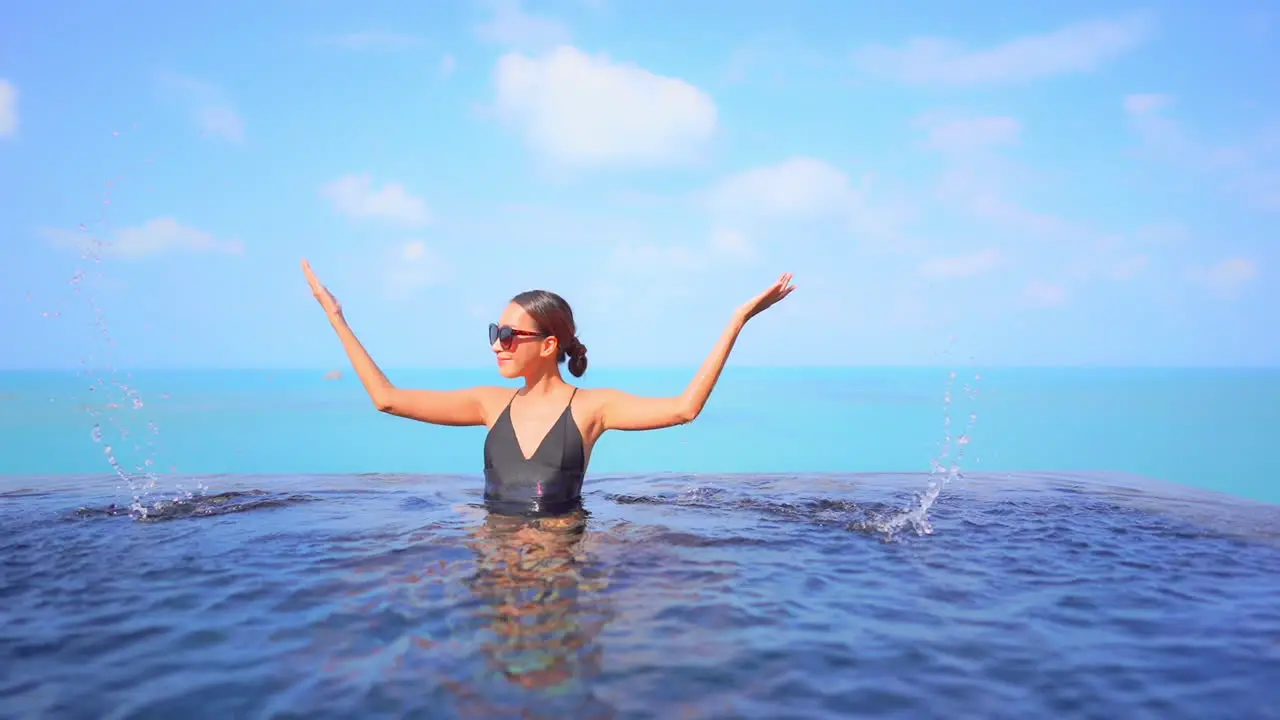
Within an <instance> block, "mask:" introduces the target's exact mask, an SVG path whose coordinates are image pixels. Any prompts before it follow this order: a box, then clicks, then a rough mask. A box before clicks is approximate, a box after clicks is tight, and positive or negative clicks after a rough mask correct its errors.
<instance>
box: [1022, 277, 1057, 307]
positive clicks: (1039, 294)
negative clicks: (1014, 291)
mask: <svg viewBox="0 0 1280 720" xmlns="http://www.w3.org/2000/svg"><path fill="white" fill-rule="evenodd" d="M1023 294H1024V295H1025V296H1026V298H1027V301H1028V302H1030V303H1031V304H1032V305H1034V306H1036V307H1059V306H1061V305H1063V304H1065V303H1066V302H1067V289H1066V288H1065V287H1063V286H1062V285H1059V284H1057V283H1050V282H1044V281H1042V280H1032V281H1031V282H1029V283H1027V286H1026V288H1024V289H1023Z"/></svg>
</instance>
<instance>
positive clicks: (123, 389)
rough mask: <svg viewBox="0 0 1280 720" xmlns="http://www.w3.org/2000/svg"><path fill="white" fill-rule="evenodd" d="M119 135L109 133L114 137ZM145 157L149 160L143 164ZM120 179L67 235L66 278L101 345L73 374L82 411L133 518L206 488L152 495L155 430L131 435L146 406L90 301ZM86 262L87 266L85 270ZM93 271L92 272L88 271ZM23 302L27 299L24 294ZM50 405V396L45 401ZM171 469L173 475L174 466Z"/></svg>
mask: <svg viewBox="0 0 1280 720" xmlns="http://www.w3.org/2000/svg"><path fill="white" fill-rule="evenodd" d="M119 135H120V133H118V132H116V133H113V137H119ZM149 162H150V159H148V163H149ZM119 180H121V178H113V179H110V180H108V181H107V182H106V187H105V189H104V191H103V195H102V199H101V203H100V209H99V213H98V218H97V220H96V221H95V222H93V223H92V226H93V227H92V228H91V227H90V224H86V223H78V224H77V228H76V231H74V232H73V233H69V234H68V238H69V239H70V244H73V245H74V246H75V247H76V248H78V249H79V251H80V252H79V258H80V261H81V263H82V265H81V266H80V267H77V268H75V269H74V271H73V272H72V274H71V276H70V278H68V280H67V286H68V287H69V288H70V291H71V293H70V296H69V297H70V298H71V299H78V300H79V301H80V302H81V303H82V307H83V308H85V309H87V311H88V313H89V325H90V326H91V327H92V328H93V330H94V331H95V333H94V334H95V335H96V336H97V337H96V339H97V340H98V341H99V342H101V346H100V349H99V350H98V352H94V351H93V350H90V351H89V352H86V353H85V354H84V355H82V356H81V357H80V359H79V370H78V371H77V376H78V377H80V378H83V379H84V380H85V381H86V382H87V383H88V385H87V390H88V392H89V393H90V394H91V399H90V400H89V401H88V402H85V403H84V404H83V406H82V407H83V409H84V410H85V412H86V413H87V414H88V416H89V419H90V421H91V422H92V428H91V431H90V438H91V440H92V441H93V442H94V443H96V444H97V445H100V446H101V448H102V454H103V457H104V458H105V460H106V462H107V464H108V465H109V466H110V467H111V470H112V472H113V473H114V474H115V475H116V477H117V478H119V479H120V481H121V485H119V486H117V487H118V489H121V490H126V489H127V491H128V492H129V493H130V495H131V499H132V502H131V503H130V514H131V515H133V516H134V517H135V518H138V519H146V518H147V517H148V515H149V514H153V513H154V512H155V511H157V510H160V509H162V508H163V507H165V505H166V504H171V503H173V502H177V501H182V500H189V499H191V498H193V497H195V496H196V495H197V494H203V493H204V492H205V490H206V488H205V486H204V484H203V483H202V482H197V484H196V489H195V491H194V492H193V491H190V490H185V489H183V488H182V486H181V485H178V486H176V487H175V494H174V496H173V497H172V498H168V497H164V496H160V497H157V496H156V495H155V494H156V489H157V487H158V480H159V478H158V477H157V476H156V474H155V472H154V467H155V464H156V460H157V457H158V456H159V454H160V428H159V426H158V425H157V423H156V422H155V421H154V420H146V421H145V423H146V432H139V433H136V434H135V433H132V432H131V431H130V427H129V425H130V422H129V421H130V420H131V419H132V418H131V417H130V415H132V416H133V417H137V416H138V415H142V414H144V413H145V412H146V409H147V403H146V401H145V399H144V398H143V396H142V393H141V391H140V390H139V389H138V388H137V387H136V386H134V384H133V374H132V373H131V372H127V371H124V372H122V371H121V370H119V369H118V365H119V363H118V362H117V361H116V359H115V358H116V353H117V350H118V348H117V347H116V341H115V338H114V336H113V335H112V333H111V330H110V327H109V325H108V323H107V319H106V313H105V312H104V310H103V307H102V306H101V305H100V304H99V303H98V301H97V299H96V298H94V297H93V295H92V294H91V292H90V290H89V288H90V287H91V286H92V283H93V281H94V280H97V281H101V280H103V279H104V278H103V273H102V270H101V268H102V265H103V261H104V259H105V258H107V257H108V256H109V255H110V253H111V249H112V247H113V243H112V241H110V240H108V239H106V238H107V237H108V236H109V234H110V223H109V218H108V216H107V210H108V209H109V207H110V206H111V205H112V194H113V191H114V190H115V188H116V185H117V182H118V181H119ZM85 264H87V267H85ZM90 270H96V272H92V273H91V272H90ZM28 299H31V296H30V295H28ZM69 311H70V308H68V307H67V306H66V304H65V301H62V302H60V303H59V305H58V306H55V308H54V309H51V310H44V311H42V312H41V316H42V317H45V318H48V319H60V318H62V317H64V315H65V314H67V313H68V312H69ZM53 401H55V399H54V398H50V402H53ZM130 446H131V447H132V453H133V455H134V456H135V457H137V458H139V461H138V462H134V463H132V464H129V463H126V462H125V461H124V460H123V455H124V454H126V453H128V452H129V451H128V448H129V447H130ZM171 470H174V471H176V470H177V468H176V467H172V468H171Z"/></svg>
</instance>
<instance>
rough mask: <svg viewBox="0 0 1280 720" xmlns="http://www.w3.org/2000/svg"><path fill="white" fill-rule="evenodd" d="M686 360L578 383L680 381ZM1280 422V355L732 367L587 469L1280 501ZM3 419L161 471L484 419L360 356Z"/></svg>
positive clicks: (466, 453) (47, 447) (182, 383)
mask: <svg viewBox="0 0 1280 720" xmlns="http://www.w3.org/2000/svg"><path fill="white" fill-rule="evenodd" d="M335 369H337V370H339V372H340V375H339V377H336V378H331V377H330V378H326V374H328V373H332V372H333V371H334V370H335ZM386 372H387V374H388V375H389V376H390V377H391V379H392V380H393V382H396V383H397V384H400V385H402V386H405V387H438V388H453V387H460V386H466V385H471V384H480V383H483V384H497V385H507V386H509V387H511V388H512V389H513V390H514V389H515V388H517V387H519V384H520V381H518V380H514V381H512V380H505V379H504V378H502V377H501V376H500V375H498V374H497V373H496V372H494V371H493V370H492V368H480V367H461V368H415V369H407V368H405V369H399V370H397V369H392V368H388V369H387V370H386ZM688 372H689V371H688V370H687V369H685V368H675V367H648V368H643V369H642V368H634V369H625V368H616V367H607V368H592V369H591V370H589V371H588V372H587V374H586V375H585V376H584V377H582V378H572V377H567V378H566V379H567V380H570V381H571V382H574V383H576V384H579V385H581V386H584V387H599V386H602V385H611V386H616V387H621V388H623V389H626V390H628V391H630V392H635V393H637V394H676V393H679V392H680V391H682V390H683V389H684V386H685V384H686V383H687V382H688V379H689V376H688ZM1276 423H1280V371H1278V370H1277V369H1270V368H1239V367H1237V368H1170V367H1163V368H1139V367H1103V368H1084V367H1070V368H1045V367H985V366H970V365H959V364H957V365H954V366H947V365H939V366H914V367H892V366H826V367H787V368H784V367H770V366H748V365H737V366H734V365H730V366H729V367H727V368H725V371H724V373H723V375H722V376H721V380H720V382H719V383H718V385H717V387H716V390H715V391H714V393H713V394H712V396H711V399H710V401H709V402H708V404H707V406H706V408H705V409H704V411H703V413H702V414H701V415H700V416H699V417H698V418H697V419H696V420H695V421H694V422H693V423H691V424H689V425H687V426H681V427H676V428H670V429H666V430H661V431H654V432H647V433H610V434H608V435H606V436H605V437H604V438H603V439H602V440H601V441H600V444H599V445H598V446H597V448H596V450H595V452H594V453H593V456H592V462H591V470H590V475H591V476H600V475H609V474H651V473H664V472H676V473H689V474H744V473H747V474H750V473H758V474H776V473H789V474H799V475H804V474H812V473H849V474H856V473H868V472H891V473H899V472H910V473H920V474H921V475H922V477H923V476H924V475H927V474H928V473H929V472H931V471H935V470H936V468H937V467H938V466H939V464H940V465H941V466H944V467H945V466H950V465H955V466H956V467H957V468H958V471H959V472H961V473H962V474H963V473H964V472H971V473H976V472H984V473H991V472H1025V471H1043V472H1087V471H1096V472H1103V473H1106V472H1111V473H1125V474H1129V475H1135V476H1143V477H1148V478H1151V479H1154V480H1160V481H1165V482H1169V483H1173V484H1175V485H1182V486H1186V487H1194V488H1200V489H1204V490H1211V491H1218V492H1223V493H1227V494H1230V495H1234V496H1236V497H1240V498H1245V499H1250V500H1257V501H1261V502H1267V503H1280V484H1278V483H1276V482H1275V481H1274V479H1275V478H1276V477H1277V476H1280V460H1277V459H1275V456H1274V453H1272V452H1271V450H1270V447H1269V441H1268V440H1267V438H1266V434H1265V433H1264V430H1263V429H1264V428H1268V427H1274V426H1275V425H1276ZM0 429H3V430H4V433H3V436H0V474H8V475H15V474H16V475H62V474H78V475H86V474H94V473H106V474H111V473H116V472H117V466H113V465H112V464H111V462H110V461H114V462H117V463H118V467H119V469H120V471H121V472H123V473H124V474H129V473H143V472H145V473H151V474H154V475H156V476H159V477H173V476H190V477H195V476H211V475H241V474H298V475H308V474H310V475H316V474H335V473H336V474H345V473H356V474H359V473H378V472H388V473H408V474H427V475H434V474H441V475H459V474H465V475H474V474H477V473H479V471H480V467H481V447H482V444H483V432H484V429H483V428H452V427H437V426H430V425H425V424H422V423H416V422H412V421H408V420H404V419H401V418H394V417H390V416H386V415H383V414H380V413H378V412H376V411H375V410H374V409H373V408H372V407H371V405H370V403H369V401H368V398H367V396H366V395H365V393H364V390H363V388H362V386H361V384H360V382H359V379H358V378H357V377H356V376H355V374H354V373H353V372H351V371H350V370H349V369H348V368H345V367H344V368H341V369H339V368H332V369H330V370H324V369H323V368H281V369H272V368H258V369H252V370H249V369H245V370H236V369H225V368H224V369H176V368H174V369H152V370H146V369H134V370H124V369H105V368H86V369H84V370H78V371H70V370H34V371H0ZM104 453H105V454H104ZM109 459H110V461H109ZM921 482H922V483H923V482H924V481H923V479H922V480H921ZM588 483H590V479H588Z"/></svg>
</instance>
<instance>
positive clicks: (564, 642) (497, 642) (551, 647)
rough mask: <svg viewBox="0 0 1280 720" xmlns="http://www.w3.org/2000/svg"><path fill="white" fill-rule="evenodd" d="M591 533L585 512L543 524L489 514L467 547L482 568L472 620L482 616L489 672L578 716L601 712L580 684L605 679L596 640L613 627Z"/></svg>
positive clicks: (463, 700)
mask: <svg viewBox="0 0 1280 720" xmlns="http://www.w3.org/2000/svg"><path fill="white" fill-rule="evenodd" d="M585 533H586V518H585V517H584V513H582V512H581V511H575V512H573V513H570V514H568V515H563V516H560V517H552V518H537V519H525V518H514V517H510V516H503V515H499V514H497V513H489V514H488V516H487V518H486V519H485V520H484V521H483V522H482V524H480V525H479V526H478V527H476V528H475V529H474V530H473V535H472V539H471V541H470V542H469V543H468V544H469V545H471V546H472V549H473V550H474V551H475V553H476V567H475V572H474V573H471V574H470V576H469V577H468V578H467V580H466V582H467V584H468V586H469V587H470V590H471V593H472V596H473V597H475V598H476V599H477V600H479V601H480V603H479V606H478V607H476V608H474V610H468V611H467V612H474V613H475V614H476V615H477V617H476V618H475V620H476V621H477V623H478V626H479V627H480V628H482V633H481V637H482V639H481V641H480V650H481V652H482V653H483V654H484V656H485V657H486V658H487V660H488V665H489V667H490V668H491V669H492V670H494V671H496V672H498V673H499V674H500V675H501V676H502V677H504V678H505V679H506V680H507V681H508V682H510V683H512V684H513V685H516V686H518V687H519V688H521V689H523V690H529V691H535V692H538V693H539V694H545V693H548V692H549V693H553V694H555V695H561V696H563V697H564V699H565V700H566V701H568V702H570V703H572V704H573V706H574V707H573V710H574V711H575V712H576V713H581V712H586V711H588V710H591V709H593V708H592V706H595V708H594V709H597V710H598V709H600V707H601V705H602V703H601V702H600V701H599V700H598V699H596V698H595V697H594V696H593V694H592V693H591V691H590V689H589V685H582V684H581V683H582V681H587V680H590V679H591V678H592V677H593V676H595V675H596V674H597V673H598V672H599V660H600V649H599V647H597V646H596V645H595V644H594V640H595V638H596V636H597V635H598V634H599V633H600V631H601V630H602V629H603V627H604V625H605V624H606V623H607V622H608V619H609V617H608V605H607V602H606V598H605V595H604V593H603V590H604V588H605V585H606V584H607V583H606V580H605V578H604V577H603V576H601V577H593V575H595V573H593V571H592V565H591V563H589V562H587V558H586V552H585V550H584V548H583V542H584V538H585ZM485 631H487V632H485ZM485 635H488V637H484V636H485ZM450 685H451V689H452V690H453V691H454V692H455V693H456V694H457V695H458V700H459V702H460V704H461V705H462V706H464V707H466V706H474V709H476V710H483V711H486V712H485V714H490V713H491V712H499V711H502V710H504V709H503V708H499V707H494V705H496V704H499V703H500V702H501V700H500V699H498V698H495V697H493V696H491V695H489V694H488V693H482V692H477V691H476V690H472V689H468V688H466V687H465V686H462V685H459V684H450ZM477 689H478V688H477ZM506 709H507V710H509V709H510V708H506ZM544 709H545V708H544ZM566 709H568V708H566Z"/></svg>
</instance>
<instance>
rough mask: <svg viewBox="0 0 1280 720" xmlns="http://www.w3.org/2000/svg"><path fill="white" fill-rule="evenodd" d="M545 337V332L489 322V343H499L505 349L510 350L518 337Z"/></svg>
mask: <svg viewBox="0 0 1280 720" xmlns="http://www.w3.org/2000/svg"><path fill="white" fill-rule="evenodd" d="M518 337H529V338H544V337H546V334H545V333H540V332H534V331H532V330H517V329H515V328H513V327H511V326H510V325H501V326H499V325H498V324H497V323H489V344H490V345H492V344H494V343H498V345H499V347H501V348H502V349H503V350H510V349H511V346H512V345H515V344H516V338H518Z"/></svg>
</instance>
